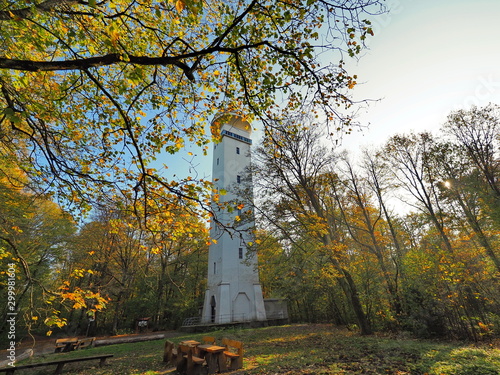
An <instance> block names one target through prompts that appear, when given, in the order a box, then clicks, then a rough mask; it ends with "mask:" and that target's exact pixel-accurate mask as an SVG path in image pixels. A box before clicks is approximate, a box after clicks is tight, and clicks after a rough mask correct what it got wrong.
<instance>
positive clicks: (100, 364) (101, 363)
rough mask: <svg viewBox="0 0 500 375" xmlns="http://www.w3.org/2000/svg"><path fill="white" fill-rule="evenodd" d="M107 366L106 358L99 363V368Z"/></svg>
mask: <svg viewBox="0 0 500 375" xmlns="http://www.w3.org/2000/svg"><path fill="white" fill-rule="evenodd" d="M105 364H106V358H101V360H100V361H99V367H102V366H104V365H105Z"/></svg>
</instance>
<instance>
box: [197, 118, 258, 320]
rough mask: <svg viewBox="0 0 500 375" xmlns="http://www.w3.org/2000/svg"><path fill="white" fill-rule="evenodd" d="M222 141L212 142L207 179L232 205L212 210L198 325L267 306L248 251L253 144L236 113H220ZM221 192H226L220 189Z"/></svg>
mask: <svg viewBox="0 0 500 375" xmlns="http://www.w3.org/2000/svg"><path fill="white" fill-rule="evenodd" d="M215 121H217V122H220V124H219V125H217V126H219V129H220V134H221V141H220V142H219V143H214V150H213V169H212V178H213V181H214V185H215V186H214V188H215V189H216V190H217V191H218V192H220V193H221V194H219V197H220V198H219V202H220V203H229V202H231V204H230V206H231V207H233V209H232V210H231V209H224V210H220V209H217V208H215V207H216V205H215V203H214V211H215V213H216V218H217V220H218V221H219V222H220V223H222V224H223V225H226V226H228V227H230V226H233V228H230V229H229V228H222V227H221V226H220V225H218V224H217V223H215V221H213V222H212V225H211V229H210V236H211V238H212V239H213V240H215V241H213V242H212V243H211V245H210V247H209V253H208V283H207V291H206V293H205V301H204V304H203V313H202V323H205V324H226V323H234V322H246V321H264V320H266V310H265V306H264V299H263V296H262V288H261V286H260V283H259V273H258V269H257V254H256V253H255V252H254V251H248V246H249V244H250V243H251V242H253V241H254V239H253V233H252V230H253V228H254V226H255V225H254V224H255V219H254V213H253V207H252V205H251V204H249V203H251V202H252V199H253V198H252V176H251V174H250V172H249V167H250V163H251V156H250V147H251V145H252V140H251V138H250V136H251V129H252V128H251V126H250V124H249V123H248V122H247V121H245V120H243V119H242V118H241V117H240V116H236V115H223V116H221V117H217V118H216V119H215V120H214V123H215ZM223 190H224V191H225V192H226V193H225V194H223V193H224V191H223Z"/></svg>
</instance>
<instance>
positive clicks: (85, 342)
mask: <svg viewBox="0 0 500 375" xmlns="http://www.w3.org/2000/svg"><path fill="white" fill-rule="evenodd" d="M94 342H95V337H87V338H84V339H79V340H78V342H77V343H76V345H75V348H74V349H75V350H77V349H83V348H87V347H89V346H94Z"/></svg>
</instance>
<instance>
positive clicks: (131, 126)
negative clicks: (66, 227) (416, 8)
mask: <svg viewBox="0 0 500 375" xmlns="http://www.w3.org/2000/svg"><path fill="white" fill-rule="evenodd" d="M381 11H383V6H382V5H381V2H379V1H378V0H362V1H347V2H337V1H323V0H321V1H320V0H312V1H311V0H309V1H301V0H293V1H279V2H275V1H257V0H251V1H246V2H241V1H225V2H220V1H212V0H209V1H207V2H202V1H195V0H177V1H173V0H171V1H168V2H162V1H155V0H146V1H142V2H139V1H137V0H132V1H129V0H103V1H96V0H89V1H73V0H38V1H31V0H20V1H15V2H13V1H3V2H2V5H1V9H0V24H1V26H2V27H0V40H1V41H2V47H3V50H2V52H1V55H0V92H1V94H0V107H1V115H0V124H1V126H2V131H1V132H0V133H1V134H2V136H1V137H0V142H2V143H6V144H7V143H8V142H12V141H15V142H24V143H25V144H26V150H25V151H23V152H18V151H14V150H12V149H11V152H17V157H18V158H19V164H20V166H21V167H22V168H23V169H24V170H25V171H26V172H27V173H29V174H30V175H31V178H32V179H33V181H36V182H37V183H38V184H40V186H45V187H47V188H48V189H49V190H50V191H52V192H57V194H58V195H57V196H58V197H59V198H61V199H62V200H64V201H65V202H69V204H72V205H74V206H76V207H77V208H84V209H88V208H89V203H90V202H92V199H93V198H95V196H96V195H99V196H102V195H103V194H107V193H110V194H111V195H112V194H114V193H115V192H116V191H118V192H119V193H120V194H118V195H122V194H123V195H126V196H127V199H135V200H136V202H141V204H142V206H144V207H146V208H140V207H139V208H138V213H141V214H143V215H148V214H149V213H150V211H151V207H155V204H156V203H158V202H159V201H164V202H166V203H165V204H170V203H171V202H174V201H177V199H178V198H180V199H181V202H179V204H178V206H180V207H184V208H186V207H187V208H188V209H189V208H192V206H193V205H195V206H196V207H199V206H200V205H201V206H202V207H203V208H204V209H206V210H209V209H210V208H209V207H210V206H209V205H208V204H207V203H208V200H209V194H208V195H206V194H204V193H203V192H204V191H206V189H207V185H206V182H205V181H194V180H181V181H168V180H167V179H165V178H164V176H163V175H162V172H161V169H162V168H163V167H165V168H168V162H167V163H163V165H161V164H162V163H161V162H160V163H158V162H156V159H157V158H158V157H159V156H160V155H162V154H163V155H165V154H169V153H170V154H174V153H176V152H178V151H179V150H180V149H182V147H183V146H184V144H185V143H186V142H191V143H196V144H197V145H199V146H200V147H203V148H204V150H205V151H206V147H207V143H208V142H209V141H210V140H211V138H212V136H214V137H215V138H217V137H218V136H219V135H218V131H217V129H218V127H217V123H216V122H215V123H213V124H212V127H211V133H212V134H210V131H209V130H208V129H207V125H208V120H209V119H211V118H212V117H214V116H215V115H216V114H218V113H221V112H224V113H228V112H233V113H236V114H240V115H242V116H244V117H246V118H255V117H258V118H260V119H263V120H265V119H266V118H273V117H277V116H280V112H281V110H282V109H284V108H285V109H286V110H292V109H297V108H299V107H303V106H305V105H308V106H309V105H311V106H313V107H314V108H315V111H317V113H318V115H319V114H322V115H324V117H325V118H326V119H327V120H328V121H338V125H337V126H338V127H339V128H342V127H343V126H349V127H350V126H351V125H352V124H351V123H352V121H351V118H350V117H349V116H348V115H343V114H341V112H340V111H339V108H340V107H344V106H345V107H350V106H351V104H352V102H351V101H350V100H349V98H348V91H349V90H350V89H351V88H352V87H354V86H355V84H356V77H355V76H350V75H349V74H348V72H347V71H346V70H345V69H344V63H343V61H342V55H343V54H348V55H350V56H356V55H357V54H358V53H359V52H360V50H361V47H362V44H363V41H364V40H365V38H366V37H367V36H369V35H371V34H373V31H372V29H371V27H370V22H369V21H368V20H365V19H364V17H365V16H371V15H374V14H377V13H380V12H381ZM326 52H329V56H328V58H327V59H326V60H328V61H340V62H338V63H334V62H331V63H330V62H325V61H324V60H323V59H322V58H321V55H322V54H325V53H326ZM277 100H279V101H280V102H283V103H284V106H281V105H277V104H276V102H277ZM159 164H160V165H159ZM208 189H210V188H208ZM159 190H162V191H161V194H160V192H159ZM152 200H153V201H152ZM182 202H184V203H182ZM153 210H154V208H153Z"/></svg>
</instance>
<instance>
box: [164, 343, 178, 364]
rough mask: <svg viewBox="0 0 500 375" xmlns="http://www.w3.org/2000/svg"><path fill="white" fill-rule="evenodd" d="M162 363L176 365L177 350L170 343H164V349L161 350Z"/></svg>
mask: <svg viewBox="0 0 500 375" xmlns="http://www.w3.org/2000/svg"><path fill="white" fill-rule="evenodd" d="M163 362H167V363H170V364H171V365H173V366H175V365H177V349H176V348H175V344H174V343H173V342H172V341H169V340H167V341H165V349H164V350H163Z"/></svg>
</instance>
